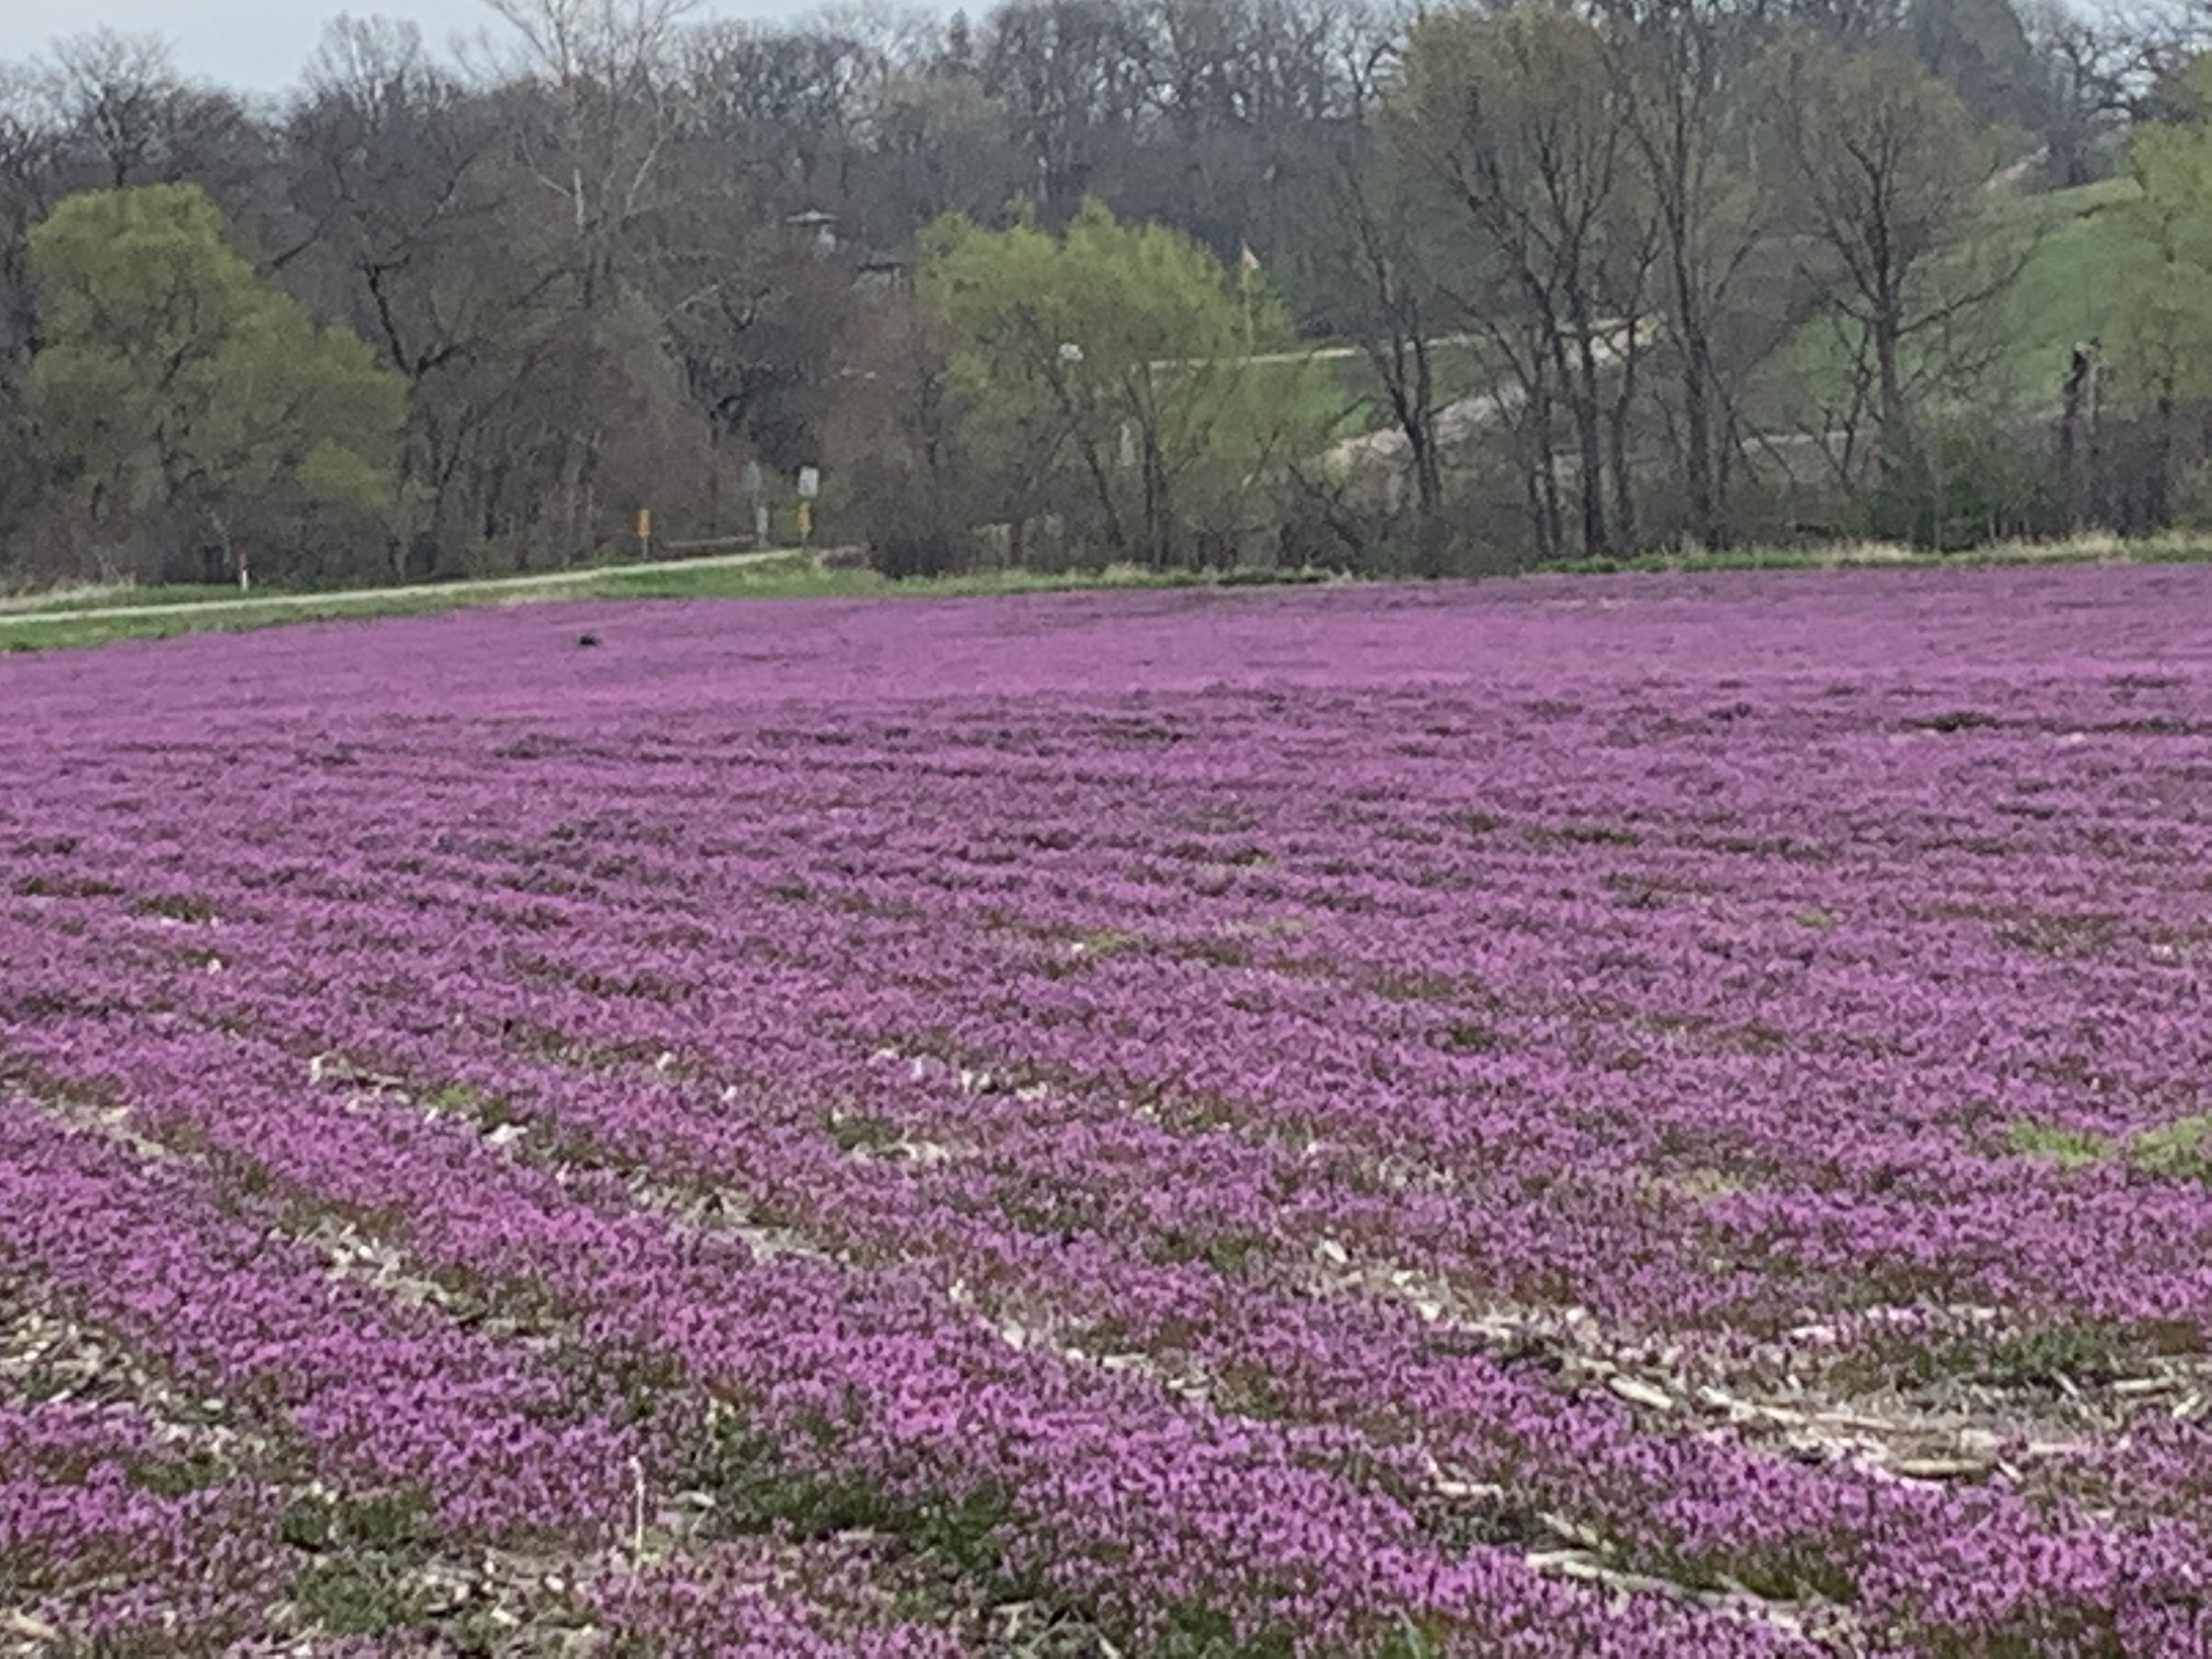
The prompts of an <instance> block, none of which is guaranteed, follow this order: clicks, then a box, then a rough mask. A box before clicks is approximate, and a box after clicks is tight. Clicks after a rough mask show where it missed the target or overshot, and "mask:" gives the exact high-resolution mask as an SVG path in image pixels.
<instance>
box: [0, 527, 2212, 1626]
mask: <svg viewBox="0 0 2212 1659" xmlns="http://www.w3.org/2000/svg"><path fill="white" fill-rule="evenodd" d="M586 630H588V631H589V633H590V634H591V635H593V636H594V638H595V639H596V641H598V644H597V647H596V648H584V647H582V646H581V645H580V635H581V634H583V633H584V632H586ZM0 779H4V781H5V787H4V788H0V1651H13V1652H25V1653H71V1652H84V1653H94V1652H97V1653H101V1654H118V1655H120V1654H131V1653H143V1654H215V1653H222V1652H270V1653H274V1652H276V1651H280V1650H282V1651H314V1652H319V1653H349V1652H360V1653H363V1654H373V1653H391V1652H418V1653H419V1652H433V1651H436V1652H483V1653H547V1654H553V1653H586V1652H592V1653H605V1654H611V1655H646V1654H667V1655H693V1654H731V1655H745V1656H757V1659H810V1656H831V1655H848V1654H849V1655H867V1656H878V1655H879V1656H886V1659H899V1656H931V1659H935V1656H967V1655H976V1656H993V1655H995V1656H1007V1659H1012V1656H1018V1655H1038V1656H1074V1655H1098V1656H1116V1655H1118V1656H1127V1659H1137V1656H1146V1659H1287V1656H1346V1659H1350V1656H1374V1659H1385V1656H1388V1659H1422V1656H1437V1655H1447V1654H1449V1655H1469V1656H1474V1655H1480V1656H1491V1655H1513V1656H1528V1659H1577V1656H1686V1659H1707V1656H1711V1659H1730V1656H1745V1659H1750V1656H1760V1659H1765V1656H1775V1659H1780V1656H1793V1655H1806V1656H1812V1655H1823V1654H1826V1655H1894V1656H1906V1655H1914V1656H1917V1655H1927V1656H1959V1659H1964V1656H1987V1659H1999V1656H2018V1659H2043V1656H2054V1659H2068V1656H2113V1659H2122V1656H2127V1659H2133V1656H2177V1659H2181V1656H2191V1655H2202V1654H2207V1653H2212V1424H2208V1418H2212V1358H2208V1343H2212V1012H2208V1011H2212V571H2208V570H2206V569H2203V568H2172V569H2160V568H2152V567H2123V568H2074V569H2065V570H2051V571H2035V570H2025V569H2011V570H2004V571H1980V572H1975V571H1941V572H1930V571H1925V570H1922V571H1910V572H1887V573H1880V572H1858V573H1834V574H1787V575H1770V576H1750V575H1742V576H1729V577H1711V578H1703V579H1692V578H1648V579H1620V580H1571V581H1560V582H1556V583H1549V582H1529V583H1522V584H1515V585H1510V586H1498V587H1485V588H1482V589H1480V590H1462V591H1456V592H1455V591H1451V590H1446V589H1436V590H1422V591H1413V590H1405V591H1389V590H1385V591H1379V592H1377V591H1366V590H1360V591H1343V592H1337V591H1327V592H1297V593H1288V594H1285V593H1273V594H1244V595H1234V596H1231V595H1213V596H1203V595H1190V594H1179V595H1170V596H1161V595H1149V596H1137V595H1128V594H1122V595H1115V596H1088V597H1070V596H1054V597H1037V598H1028V599H991V600H975V601H962V602H951V603H938V602H921V601H915V602H911V603H908V602H888V603H878V604H874V605H866V604H847V603H831V602H822V603H814V602H805V603H792V604H788V605H691V606H669V605H661V606H646V605H633V606H627V607H625V606H620V605H598V606H591V607H586V608H576V609H561V610H553V609H544V608H532V609H528V610H522V611H513V612H507V613H501V614H489V613H483V612H477V613H465V614H461V615H457V616H453V617H441V618H435V619H423V620H408V621H394V622H389V623H374V624H361V625H331V626H319V627H309V628H301V629H293V630H287V631H281V632H274V633H268V634H261V635H250V636H245V637H223V636H203V637H197V638H191V639H186V640H183V641H173V642H170V643H167V644H160V645H139V646H131V645H125V646H118V647H110V648H107V649H105V650H101V651H98V652H93V653H80V654H74V655H72V654H59V655H53V656H40V657H27V658H20V659H0Z"/></svg>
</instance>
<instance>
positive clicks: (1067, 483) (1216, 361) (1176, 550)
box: [922, 202, 1328, 568]
mask: <svg viewBox="0 0 2212 1659" xmlns="http://www.w3.org/2000/svg"><path fill="white" fill-rule="evenodd" d="M922 287H923V294H924V298H925V301H927V303H929V304H931V305H932V306H933V307H934V308H935V310H936V311H937V313H939V316H940V317H941V318H942V319H943V323H944V325H945V334H946V337H947V339H948V349H949V351H950V355H951V362H952V367H953V371H954V374H955V378H956V380H957V383H958V386H959V387H960V389H961V392H962V393H963V398H962V402H963V406H964V408H965V409H966V410H967V416H966V428H967V430H966V436H967V437H968V439H969V448H970V451H971V453H975V454H976V455H979V456H982V457H986V458H988V459H989V460H990V461H991V462H992V463H993V464H994V471H996V473H997V474H998V477H999V480H1000V490H999V493H1000V497H1001V500H1002V502H1003V505H1004V510H1005V512H1006V516H1007V517H1008V518H1009V519H1011V520H1014V521H1016V522H1019V521H1020V520H1024V519H1025V518H1030V517H1035V516H1037V515H1039V514H1040V513H1049V512H1052V511H1054V510H1055V509H1058V510H1063V511H1066V510H1069V509H1071V508H1072V509H1073V510H1074V511H1076V512H1077V513H1078V514H1079V516H1080V517H1081V518H1083V519H1085V520H1088V521H1089V523H1090V526H1091V528H1092V529H1093V531H1094V532H1095V534H1096V535H1097V538H1098V540H1099V542H1100V543H1101V544H1102V545H1103V548H1104V550H1106V551H1107V552H1108V553H1109V556H1113V557H1116V558H1124V559H1138V560H1141V561H1142V562H1145V563H1147V564H1149V565H1152V566H1153V567H1155V568H1164V567H1167V566H1170V565H1173V564H1176V563H1178V562H1184V561H1186V560H1188V559H1190V558H1193V557H1203V556H1208V555H1211V554H1219V555H1226V554H1228V553H1230V552H1231V551H1232V550H1234V547H1235V545H1236V544H1237V542H1238V541H1239V540H1240V539H1241V538H1243V537H1244V536H1246V535H1249V534H1250V533H1252V532H1254V531H1255V530H1257V529H1259V528H1261V527H1262V526H1266V525H1267V524H1270V523H1272V522H1273V508H1274V502H1275V500H1276V499H1277V497H1276V494H1275V491H1276V489H1277V486H1278V485H1279V483H1280V482H1281V480H1282V479H1283V477H1285V474H1286V471H1287V468H1288V466H1289V465H1290V464H1291V462H1293V461H1295V460H1297V459H1301V458H1302V457H1303V456H1304V455H1306V454H1310V453H1311V451H1312V448H1313V447H1315V446H1316V444H1317V443H1318V441H1319V440H1320V437H1321V434H1322V428H1323V427H1324V426H1325V424H1326V422H1327V417H1328V411H1327V410H1326V406H1325V403H1324V401H1323V399H1322V392H1321V389H1320V383H1319V379H1318V376H1317V375H1316V374H1315V372H1314V371H1313V368H1312V366H1311V365H1310V363H1308V362H1305V361H1304V359H1303V358H1302V357H1300V356H1298V355H1297V354H1296V353H1295V352H1293V351H1291V350H1289V349H1287V348H1290V347H1291V345H1292V341H1291V331H1290V329H1289V326H1288V325H1287V324H1286V323H1285V320H1284V318H1283V315H1282V313H1281V310H1280V308H1279V307H1278V305H1277V304H1276V303H1275V301H1273V298H1272V297H1271V296H1270V295H1268V294H1267V292H1266V291H1265V289H1263V288H1262V286H1261V283H1259V282H1258V280H1257V278H1256V275H1255V273H1253V272H1252V271H1250V270H1249V268H1248V269H1247V270H1245V271H1244V272H1243V276H1242V279H1241V280H1240V281H1235V282H1232V281H1231V278H1230V277H1229V276H1228V274H1227V272H1226V271H1225V270H1224V269H1223V267H1222V265H1221V263H1220V261H1219V260H1218V259H1216V258H1214V257H1213V256H1212V254H1211V253H1209V252H1207V251H1206V249H1204V248H1203V247H1200V246H1199V245H1198V244H1197V243H1195V242H1194V241H1192V240H1190V239H1189V238H1188V237H1186V236H1183V235H1182V234H1179V233H1177V232H1176V231H1173V230H1170V229H1169V228H1166V227H1164V226H1161V225H1151V224H1147V225H1124V224H1121V223H1120V222H1117V221H1116V220H1115V217H1114V216H1113V215H1112V214H1111V213H1109V212H1108V211H1107V210H1106V209H1105V208H1104V207H1103V206H1101V205H1099V204H1097V203H1096V202H1090V203H1086V204H1085V205H1084V206H1083V208H1082V210H1080V211H1079V213H1078V214H1077V215H1076V216H1075V219H1074V222H1073V223H1072V224H1070V225H1069V227H1068V228H1067V231H1066V234H1065V235H1064V236H1054V235H1053V234H1051V233H1050V232H1048V231H1047V230H1045V229H1043V228H1041V227H1040V226H1039V225H1037V224H1036V222H1034V221H1032V220H1026V219H1025V220H1023V221H1022V222H1017V223H1015V224H1013V225H1012V226H1010V227H1009V228H1006V229H1004V230H986V229H983V228H981V227H979V226H977V225H976V224H975V223H974V222H972V221H969V220H967V219H964V218H958V217H954V218H951V219H947V220H945V221H941V222H939V224H938V225H937V226H935V227H934V228H933V230H932V231H931V233H930V234H929V236H928V238H927V248H926V258H925V263H924V269H923V276H922Z"/></svg>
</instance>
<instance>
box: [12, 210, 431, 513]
mask: <svg viewBox="0 0 2212 1659" xmlns="http://www.w3.org/2000/svg"><path fill="white" fill-rule="evenodd" d="M29 253H30V266H31V273H32V277H33V283H35V286H36V291H37V295H38V300H39V306H40V331H41V335H42V337H43V343H42V344H41V346H40V350H39V352H38V354H37V356H35V357H34V358H33V361H32V363H31V367H30V369H29V373H28V378H27V383H26V387H25V392H26V402H27V406H28V409H29V410H30V414H31V416H32V420H33V424H34V428H35V430H36V431H37V433H38V435H39V437H40V441H41V443H42V444H43V445H44V446H45V447H46V449H47V451H48V452H49V453H50V454H51V456H52V459H54V460H55V461H56V463H57V464H58V465H59V466H60V467H61V468H62V470H63V471H64V474H65V475H66V476H67V477H70V479H71V480H72V481H73V482H74V483H75V485H76V488H77V489H79V490H80V491H82V493H83V494H84V495H86V496H87V497H88V500H89V502H90V505H91V507H92V510H93V513H94V517H95V519H96V520H99V521H100V522H103V523H106V524H108V525H112V526H131V525H132V524H134V523H137V524H148V523H151V524H153V525H155V526H157V533H165V532H161V531H160V530H159V528H158V527H159V526H161V523H162V521H164V520H168V521H171V522H172V523H173V521H174V520H177V519H179V518H180V517H184V516H186V515H190V516H191V518H192V519H194V520H196V521H197V522H198V523H200V524H202V525H203V526H207V527H210V528H212V529H213V530H214V531H215V532H216V535H217V537H218V538H221V539H222V540H225V541H227V540H228V527H227V526H228V525H229V524H230V523H231V522H232V521H233V520H234V519H235V518H236V517H238V516H239V515H240V514H241V513H254V512H258V511H262V510H264V509H266V508H267V507H270V506H272V505H276V504H280V503H281V504H294V505H301V506H311V507H324V508H331V509H338V510H342V511H345V512H350V513H358V514H363V515H375V514H378V513H382V512H386V511H388V510H389V509H390V508H391V507H392V505H393V503H394V501H395V500H396V496H397V491H398V464H399V459H400V445H401V441H402V433H403V430H404V422H405V418H406V407H405V405H406V392H405V386H404V382H403V381H402V380H400V379H399V377H398V376H397V375H396V374H392V373H390V372H389V371H387V370H385V369H383V368H380V367H379V366H378V365H377V363H376V362H374V359H373V358H372V356H370V353H369V349H368V347H367V346H366V345H365V344H364V343H362V341H361V340H360V339H359V338H358V337H356V336H354V335H352V334H350V333H349V332H347V331H345V330H343V329H342V328H335V327H319V326H317V325H316V324H315V323H314V322H313V319H310V318H309V317H308V315H307V313H306V312H305V311H303V310H302V309H301V307H299V306H298V304H296V303H295V301H292V300H291V299H289V297H287V296H286V295H283V294H282V293H279V292H278V291H276V289H272V288H270V286H268V285H267V284H266V283H263V282H262V281H261V280H260V279H259V277H258V276H256V274H255V273H254V270H253V269H252V266H251V265H250V264H247V262H246V260H245V259H244V258H241V257H240V255H239V254H238V253H237V252H234V250H233V249H232V248H231V247H230V246H228V244H227V242H226V241H225V239H224V227H223V222H222V216H221V214H220V213H219V212H218V211H217V210H216V206H215V204H213V203H212V202H211V201H210V200H209V199H208V197H207V196H206V194H205V192H204V191H201V190H200V189H199V187H198V186H197V185H154V186H148V187H143V188H138V189H128V190H112V191H88V192H85V193H83V194H81V195H76V196H72V197H68V198H66V199H65V200H64V201H63V202H61V203H60V204H58V206H56V207H55V209H54V210H53V211H52V213H51V214H49V215H48V216H46V219H45V220H44V221H43V222H40V224H39V225H37V226H36V227H34V228H33V230H32V232H31V234H30V243H29ZM166 533H173V530H171V531H169V532H166Z"/></svg>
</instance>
